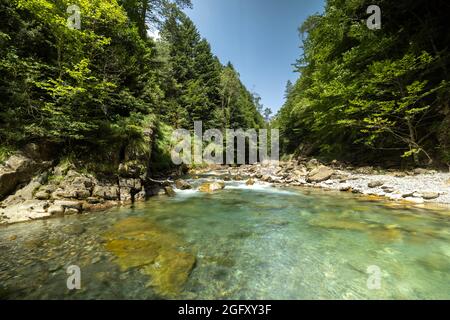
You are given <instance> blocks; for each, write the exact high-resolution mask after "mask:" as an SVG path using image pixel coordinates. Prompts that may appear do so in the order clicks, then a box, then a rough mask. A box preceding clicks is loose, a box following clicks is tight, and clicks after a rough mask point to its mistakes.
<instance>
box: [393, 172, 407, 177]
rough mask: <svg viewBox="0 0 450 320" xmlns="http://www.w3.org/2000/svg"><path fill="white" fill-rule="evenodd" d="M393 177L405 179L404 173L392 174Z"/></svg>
mask: <svg viewBox="0 0 450 320" xmlns="http://www.w3.org/2000/svg"><path fill="white" fill-rule="evenodd" d="M394 177H397V178H404V177H406V173H404V172H394Z"/></svg>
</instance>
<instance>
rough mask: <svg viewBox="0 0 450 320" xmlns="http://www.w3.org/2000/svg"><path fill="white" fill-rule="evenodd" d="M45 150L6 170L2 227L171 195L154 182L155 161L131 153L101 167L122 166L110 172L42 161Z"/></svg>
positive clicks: (0, 189) (0, 185)
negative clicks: (152, 165) (139, 157)
mask: <svg viewBox="0 0 450 320" xmlns="http://www.w3.org/2000/svg"><path fill="white" fill-rule="evenodd" d="M29 149H31V150H34V153H31V152H28V151H27V150H29ZM40 151H41V148H39V147H38V146H36V145H32V144H30V145H28V146H27V147H26V148H25V149H24V151H21V152H17V153H15V154H14V155H12V156H11V157H10V158H9V159H8V160H7V161H6V162H5V163H4V164H3V165H0V195H1V196H0V201H1V202H0V224H1V223H3V224H4V223H16V222H24V221H29V220H35V219H44V218H48V217H52V216H58V215H70V214H79V213H83V212H86V211H96V210H104V209H106V208H110V207H114V206H119V205H123V204H130V203H133V202H135V201H143V200H145V199H147V198H148V197H151V196H153V195H157V194H159V193H164V192H165V191H164V189H163V187H164V185H165V181H159V180H155V179H152V178H151V176H152V175H151V173H150V159H142V158H141V159H140V161H138V160H133V157H131V155H130V154H128V155H127V157H126V158H127V159H128V160H129V161H124V162H121V163H116V164H114V163H113V162H112V163H108V164H96V165H97V166H98V167H102V165H105V166H110V167H113V166H115V167H116V170H114V171H111V172H109V173H105V172H94V171H88V170H87V169H86V164H84V165H85V166H81V165H80V164H78V166H77V165H75V164H74V163H72V162H70V161H67V160H42V159H43V157H42V156H41V154H42V153H41V152H40ZM180 169H182V168H179V169H176V170H175V171H173V172H171V173H169V171H167V174H172V175H177V174H179V172H177V170H180ZM153 174H155V173H153Z"/></svg>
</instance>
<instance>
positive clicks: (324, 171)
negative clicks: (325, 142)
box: [306, 166, 334, 183]
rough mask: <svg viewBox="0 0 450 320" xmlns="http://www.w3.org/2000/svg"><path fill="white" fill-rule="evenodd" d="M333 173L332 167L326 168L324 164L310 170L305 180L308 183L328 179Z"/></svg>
mask: <svg viewBox="0 0 450 320" xmlns="http://www.w3.org/2000/svg"><path fill="white" fill-rule="evenodd" d="M333 174H334V170H333V169H331V168H328V167H326V166H321V167H318V168H316V169H314V170H312V171H311V172H310V173H309V174H308V175H307V178H306V181H307V182H309V183H312V182H322V181H326V180H328V179H330V178H331V176H332V175H333Z"/></svg>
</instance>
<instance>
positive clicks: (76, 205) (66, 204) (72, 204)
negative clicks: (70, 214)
mask: <svg viewBox="0 0 450 320" xmlns="http://www.w3.org/2000/svg"><path fill="white" fill-rule="evenodd" d="M54 205H55V206H61V207H63V208H64V209H65V210H66V211H67V209H76V210H77V211H81V210H82V209H83V203H81V202H79V201H61V200H58V201H55V202H54Z"/></svg>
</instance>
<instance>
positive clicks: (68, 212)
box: [64, 208, 80, 216]
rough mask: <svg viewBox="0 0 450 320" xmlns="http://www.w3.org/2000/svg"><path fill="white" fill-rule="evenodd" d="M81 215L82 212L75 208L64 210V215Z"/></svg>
mask: <svg viewBox="0 0 450 320" xmlns="http://www.w3.org/2000/svg"><path fill="white" fill-rule="evenodd" d="M79 213H80V210H78V209H75V208H67V209H65V210H64V214H65V215H68V216H69V215H72V214H79Z"/></svg>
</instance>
